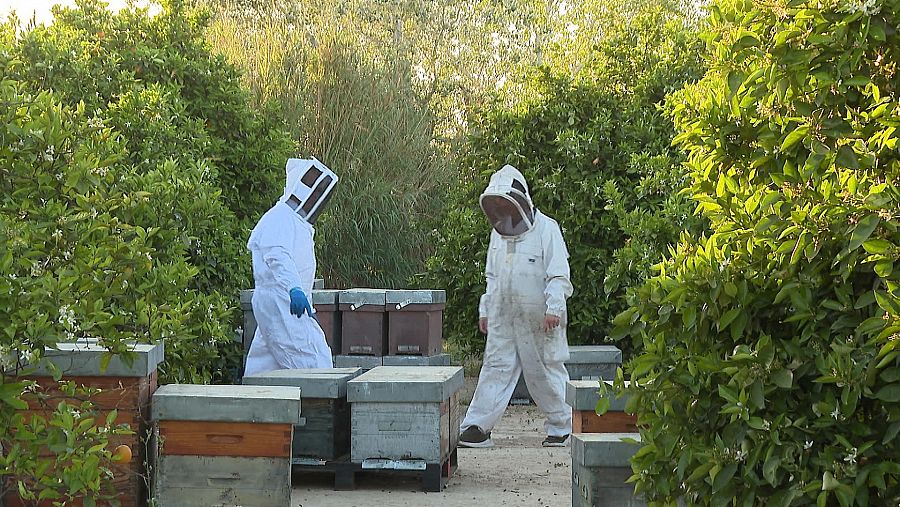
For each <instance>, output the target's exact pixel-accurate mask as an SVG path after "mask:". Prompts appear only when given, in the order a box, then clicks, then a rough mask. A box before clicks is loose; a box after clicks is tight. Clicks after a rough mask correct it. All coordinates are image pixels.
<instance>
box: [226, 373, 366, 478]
mask: <svg viewBox="0 0 900 507" xmlns="http://www.w3.org/2000/svg"><path fill="white" fill-rule="evenodd" d="M361 373H362V369H360V368H334V369H305V370H275V371H270V372H266V373H260V374H256V375H251V376H247V377H244V379H243V382H244V384H245V385H264V386H292V387H298V388H300V396H301V398H302V403H303V417H302V418H301V423H300V424H298V425H296V426H294V443H293V450H292V452H291V454H292V456H293V462H294V463H295V464H309V463H311V464H317V463H318V462H319V461H320V460H329V461H330V460H335V459H338V458H341V457H343V456H345V455H347V454H349V452H350V405H348V404H347V382H348V381H350V380H352V379H354V378H356V377H357V376H359V375H360V374H361Z"/></svg>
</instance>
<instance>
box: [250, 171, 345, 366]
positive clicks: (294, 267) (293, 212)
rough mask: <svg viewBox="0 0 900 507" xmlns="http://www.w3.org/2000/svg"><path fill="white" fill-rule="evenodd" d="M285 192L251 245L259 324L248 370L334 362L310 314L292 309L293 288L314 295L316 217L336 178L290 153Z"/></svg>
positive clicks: (255, 230)
mask: <svg viewBox="0 0 900 507" xmlns="http://www.w3.org/2000/svg"><path fill="white" fill-rule="evenodd" d="M286 172H287V184H286V185H285V189H284V195H282V197H281V199H279V200H278V202H277V203H275V205H274V206H273V207H272V208H271V209H269V211H267V212H266V213H265V214H264V215H263V216H262V218H261V219H260V220H259V222H258V223H257V224H256V227H254V228H253V232H251V233H250V240H249V241H248V242H247V248H249V249H250V252H251V253H252V255H253V281H254V285H255V288H254V289H255V290H254V291H253V299H252V305H253V314H254V316H255V317H256V322H257V328H256V333H255V334H254V336H253V342H252V343H251V345H250V351H249V353H248V355H247V363H246V365H245V367H244V375H253V374H256V373H262V372H266V371H271V370H279V369H288V368H332V367H333V362H332V358H331V349H330V348H329V347H328V344H327V343H326V341H325V333H324V332H323V331H322V328H321V327H320V326H319V322H318V321H317V320H316V319H315V317H314V316H313V315H312V314H310V315H306V314H303V315H301V316H300V317H297V316H296V315H293V314H291V312H290V305H291V298H290V291H291V289H293V288H295V287H298V288H300V289H301V290H302V291H303V293H304V294H305V295H306V296H307V297H308V298H309V299H310V300H311V299H312V288H313V279H314V278H315V273H316V257H315V243H314V242H313V236H314V234H315V229H314V228H313V223H314V222H315V219H316V218H317V217H318V214H319V212H321V210H322V209H323V207H324V205H325V203H326V202H327V201H328V198H329V197H330V196H331V193H332V191H333V190H334V187H335V185H336V184H337V180H338V178H337V175H336V174H334V173H333V172H332V171H331V170H330V169H328V168H327V167H326V166H325V165H324V164H322V163H321V162H319V161H318V160H315V159H311V160H301V159H289V160H288V162H287V166H286Z"/></svg>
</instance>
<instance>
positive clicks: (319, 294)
mask: <svg viewBox="0 0 900 507" xmlns="http://www.w3.org/2000/svg"><path fill="white" fill-rule="evenodd" d="M340 293H341V291H339V290H336V289H313V291H312V304H314V305H336V304H337V302H338V295H339V294H340Z"/></svg>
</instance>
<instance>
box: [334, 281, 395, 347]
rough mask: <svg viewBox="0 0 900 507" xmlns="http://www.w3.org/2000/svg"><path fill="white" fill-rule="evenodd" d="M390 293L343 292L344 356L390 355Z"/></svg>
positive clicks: (341, 308)
mask: <svg viewBox="0 0 900 507" xmlns="http://www.w3.org/2000/svg"><path fill="white" fill-rule="evenodd" d="M386 292H387V291H386V290H384V289H348V290H342V291H341V292H340V294H339V295H338V304H339V307H340V310H341V354H344V355H367V356H383V355H385V354H386V352H387V318H386V314H385V301H386V300H385V293H386Z"/></svg>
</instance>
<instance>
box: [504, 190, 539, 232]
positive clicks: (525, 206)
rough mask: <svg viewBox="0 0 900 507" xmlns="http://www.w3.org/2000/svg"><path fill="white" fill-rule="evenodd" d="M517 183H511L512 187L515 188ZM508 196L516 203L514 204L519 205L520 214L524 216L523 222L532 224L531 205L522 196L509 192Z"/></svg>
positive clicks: (532, 213)
mask: <svg viewBox="0 0 900 507" xmlns="http://www.w3.org/2000/svg"><path fill="white" fill-rule="evenodd" d="M516 183H517V182H513V187H515V186H516ZM509 196H510V197H512V198H513V200H514V201H516V204H518V205H519V208H521V209H522V214H523V215H524V216H525V220H528V222H529V223H530V224H533V223H534V210H533V209H532V208H531V203H530V202H529V201H528V198H526V197H525V196H524V195H522V194H520V193H518V192H510V193H509Z"/></svg>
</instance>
